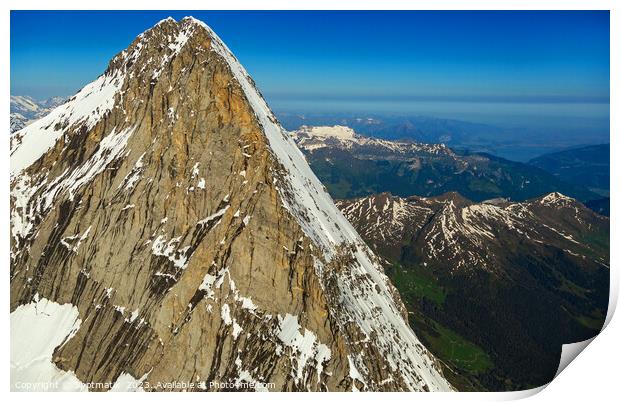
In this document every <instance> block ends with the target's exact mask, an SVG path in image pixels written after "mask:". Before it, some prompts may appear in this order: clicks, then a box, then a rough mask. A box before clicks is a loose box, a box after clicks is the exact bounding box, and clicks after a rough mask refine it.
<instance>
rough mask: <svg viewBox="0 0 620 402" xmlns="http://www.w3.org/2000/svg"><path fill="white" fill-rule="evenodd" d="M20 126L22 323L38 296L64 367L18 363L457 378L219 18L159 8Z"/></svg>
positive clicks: (391, 384)
mask: <svg viewBox="0 0 620 402" xmlns="http://www.w3.org/2000/svg"><path fill="white" fill-rule="evenodd" d="M11 139H12V141H11V143H12V151H11V223H12V224H11V236H12V241H11V258H12V261H11V311H12V312H13V313H12V320H13V317H14V315H15V322H16V323H17V325H16V326H15V327H13V326H12V328H11V330H12V334H13V331H14V330H15V331H17V334H16V335H17V336H14V337H15V338H17V339H19V331H20V330H21V329H22V328H27V329H30V330H35V331H36V330H38V326H37V325H38V324H37V323H38V322H40V321H41V319H40V318H42V317H38V313H37V312H38V311H42V312H43V311H45V312H46V314H48V313H49V315H50V316H52V317H57V319H58V320H60V321H61V323H59V324H58V327H59V328H62V330H59V331H60V334H59V335H58V336H56V335H55V337H54V338H53V339H46V338H45V337H42V339H38V340H37V342H43V345H39V347H38V349H36V350H40V351H41V355H40V356H39V357H40V360H39V361H46V360H47V361H48V360H49V356H50V355H51V358H52V360H53V363H54V365H52V367H50V366H45V367H40V366H37V365H28V364H25V365H24V363H23V362H19V361H18V362H15V364H14V365H12V370H13V369H14V373H16V375H17V374H19V373H21V375H25V374H24V373H29V374H32V372H33V371H35V374H36V373H43V374H41V375H42V376H43V375H47V376H48V377H49V375H48V374H49V372H50V371H52V372H55V371H54V370H57V371H58V372H55V373H56V374H55V376H56V377H58V376H60V377H61V378H63V383H66V384H69V385H71V386H72V387H73V388H77V389H83V387H84V385H83V384H85V383H93V382H94V383H97V384H101V383H107V384H113V386H114V387H115V388H117V389H118V388H123V387H128V386H129V385H130V384H134V385H135V384H136V382H137V383H138V384H142V387H143V388H145V389H147V390H170V386H166V384H170V383H171V382H173V383H174V384H177V382H184V383H186V384H195V386H187V385H185V386H176V385H173V386H172V389H174V390H180V389H181V388H183V389H188V388H190V389H194V390H195V389H207V390H214V389H219V387H218V384H225V385H230V386H232V387H238V388H244V389H245V388H248V385H249V386H250V387H251V388H252V389H257V390H272V389H275V390H450V389H452V388H451V386H450V384H449V383H448V382H447V381H446V379H445V378H444V377H443V375H442V373H441V370H440V369H439V366H438V364H437V363H436V361H435V359H434V358H433V356H431V355H430V353H429V352H428V351H427V350H426V349H425V348H424V346H422V344H421V343H420V342H419V340H418V338H417V337H416V335H415V334H414V333H413V332H412V330H411V329H410V328H409V326H408V325H407V322H406V317H405V309H404V306H403V304H402V302H401V301H400V298H399V295H398V293H397V292H396V290H395V289H394V288H393V286H392V285H391V284H390V282H389V281H388V279H387V277H386V276H385V275H384V273H383V272H382V268H381V266H380V264H379V263H378V262H377V258H376V257H375V256H374V254H373V253H372V251H370V250H369V249H368V247H367V246H366V245H365V244H364V243H363V241H362V240H361V238H360V237H359V236H358V235H357V233H356V232H355V230H354V229H353V228H352V227H351V225H350V224H349V223H348V222H347V220H346V219H345V218H344V217H343V216H342V215H341V213H340V212H339V211H338V210H337V208H336V207H335V205H334V204H333V202H332V200H331V198H330V197H329V195H328V194H327V193H326V192H325V191H324V190H323V188H322V185H321V184H320V182H319V181H318V179H317V178H316V176H314V174H313V173H312V172H311V170H310V167H309V166H308V165H307V163H306V162H305V160H304V158H303V155H302V154H301V152H300V151H299V150H298V149H297V147H296V146H295V144H294V142H293V141H292V139H290V137H288V135H287V134H286V132H284V130H282V129H281V127H280V126H279V124H278V123H277V121H276V119H275V118H274V117H273V115H272V113H271V111H270V110H269V108H268V107H267V105H266V103H265V101H264V100H263V98H262V96H261V95H260V93H259V92H258V91H257V89H256V88H255V86H254V83H253V81H252V80H251V78H250V77H249V76H248V75H247V73H246V71H245V70H244V69H243V67H242V66H241V65H240V64H239V62H238V61H237V60H236V58H235V57H234V56H233V55H232V54H231V53H230V51H229V50H228V48H227V47H226V46H225V45H224V44H223V43H222V42H221V41H220V39H219V38H218V37H217V35H215V33H213V32H212V31H211V29H209V28H208V27H207V26H206V25H204V24H203V23H202V22H200V21H197V20H195V19H193V18H185V19H183V20H181V21H180V22H176V21H174V20H173V19H166V20H163V21H161V22H160V23H158V24H157V25H156V26H155V27H153V28H152V29H150V30H148V31H146V32H144V33H143V34H141V35H140V36H139V37H138V38H137V39H136V40H135V41H134V42H133V43H132V44H131V45H130V46H129V47H128V48H127V49H126V50H124V51H123V52H121V53H120V54H118V55H117V56H116V57H114V58H113V59H112V61H111V62H110V64H109V67H108V69H107V70H106V72H105V73H104V74H103V75H102V76H100V77H99V78H98V79H97V80H96V81H94V82H93V83H91V84H89V85H87V86H86V87H85V88H84V89H82V90H81V91H80V92H79V93H78V94H76V95H75V96H74V97H72V98H71V99H70V100H69V101H68V102H67V103H65V104H63V105H61V106H60V107H58V108H56V109H54V110H53V111H52V112H51V113H50V114H49V115H48V116H46V117H44V118H43V119H40V120H38V121H36V122H34V123H33V124H31V125H29V126H28V127H26V128H25V129H23V130H21V131H18V132H16V133H14V134H13V136H12V138H11ZM47 312H48V313H47ZM46 317H47V315H46ZM24 320H26V321H28V320H31V321H32V322H33V324H32V327H31V328H28V326H27V325H21V324H20V323H23V322H24ZM41 322H43V321H41ZM42 325H43V324H42ZM45 325H48V324H45ZM24 331H25V330H24ZM63 339H64V341H63ZM16 347H17V346H16ZM50 351H53V353H51V352H50ZM45 373H47V374H45ZM71 373H74V376H73V377H71V375H73V374H71ZM67 376H69V377H70V378H68V379H67V378H66V377H67ZM48 377H46V378H48ZM56 377H55V378H56ZM134 379H138V380H137V381H135V380H134ZM65 380H66V381H65ZM231 384H232V385H231ZM90 389H91V390H92V389H98V388H93V387H92V386H91V388H90Z"/></svg>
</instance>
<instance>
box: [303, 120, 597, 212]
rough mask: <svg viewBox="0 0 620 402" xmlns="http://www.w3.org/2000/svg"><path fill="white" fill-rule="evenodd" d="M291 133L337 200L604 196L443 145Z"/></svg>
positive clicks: (332, 132)
mask: <svg viewBox="0 0 620 402" xmlns="http://www.w3.org/2000/svg"><path fill="white" fill-rule="evenodd" d="M347 130H348V131H347ZM344 131H347V134H346V135H343V132H344ZM291 135H292V136H293V138H294V139H295V141H296V142H297V144H298V146H299V147H300V149H301V150H302V151H303V152H304V153H305V155H306V158H307V159H308V162H309V163H310V165H311V167H312V169H313V170H314V172H315V173H316V174H317V176H319V178H320V179H321V181H322V182H323V183H324V184H325V186H326V187H327V188H328V190H329V191H330V193H331V195H332V196H333V197H334V198H338V199H345V198H354V197H362V196H366V195H370V194H377V193H381V192H390V193H392V194H394V195H399V196H405V197H406V196H410V195H420V196H436V195H440V194H443V193H446V192H450V191H455V192H458V193H460V194H462V195H463V196H464V197H466V198H469V199H471V200H474V201H483V200H487V199H493V198H509V199H511V200H515V201H522V200H526V199H529V198H533V197H537V196H540V195H544V194H547V193H550V192H553V191H558V192H561V193H563V194H567V195H569V196H572V197H575V198H577V199H579V200H581V201H584V202H585V201H589V200H595V199H598V198H600V196H599V195H598V194H595V193H593V192H592V191H590V190H588V189H587V188H583V187H582V186H579V185H574V184H571V183H567V182H564V181H562V180H560V179H559V178H557V177H555V176H553V175H552V174H550V173H548V172H545V171H544V170H542V169H539V168H537V167H535V166H530V165H527V164H524V163H519V162H513V161H509V160H506V159H502V158H499V157H496V156H492V155H489V154H483V153H465V152H463V153H456V152H454V151H453V150H451V149H450V148H448V147H447V146H445V145H443V144H424V143H417V142H406V141H390V140H385V139H377V138H370V137H364V136H360V135H358V134H356V133H355V132H354V131H353V130H352V129H350V128H346V127H342V126H333V127H307V126H302V127H301V128H299V129H298V130H295V131H293V132H291Z"/></svg>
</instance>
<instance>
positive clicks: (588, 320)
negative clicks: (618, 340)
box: [575, 310, 605, 331]
mask: <svg viewBox="0 0 620 402" xmlns="http://www.w3.org/2000/svg"><path fill="white" fill-rule="evenodd" d="M593 315H594V316H593V317H591V316H587V315H583V314H582V315H579V316H576V317H575V319H576V320H577V321H579V323H580V324H581V325H583V326H584V327H587V328H590V329H594V330H597V331H599V330H600V329H601V328H603V324H604V322H605V317H603V314H602V313H601V312H600V310H597V311H596V312H595V313H594V314H593Z"/></svg>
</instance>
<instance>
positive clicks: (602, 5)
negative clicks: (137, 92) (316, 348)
mask: <svg viewBox="0 0 620 402" xmlns="http://www.w3.org/2000/svg"><path fill="white" fill-rule="evenodd" d="M50 3H51V2H49V1H47V2H46V1H34V0H21V1H18V0H4V1H3V2H2V6H1V7H2V8H3V13H2V14H1V15H0V32H1V33H2V42H1V49H2V52H1V57H2V61H3V63H2V65H4V66H5V67H4V71H5V73H4V74H2V77H0V82H1V85H2V91H3V93H4V94H5V96H4V97H3V98H2V101H1V103H2V105H4V110H5V111H6V112H5V113H0V121H1V122H2V123H1V124H0V127H2V126H4V127H7V128H8V127H9V113H8V111H9V109H10V104H9V96H8V95H9V94H10V75H9V74H10V72H9V66H10V63H9V59H10V29H9V24H10V13H9V10H11V9H15V10H38V9H57V10H140V9H144V10H201V9H205V10H257V9H265V10H277V9H286V10H308V9H316V10H346V9H366V10H389V9H392V10H403V9H411V10H487V9H489V10H554V9H561V10H611V12H610V20H611V21H610V26H611V32H610V45H611V46H610V64H611V66H610V67H611V70H610V71H611V74H610V75H611V76H610V89H611V98H610V118H611V121H610V133H615V132H618V116H619V115H620V113H618V112H620V110H618V92H619V91H618V90H619V88H618V85H619V80H618V79H619V78H620V71H619V66H620V63H619V52H620V46H619V40H618V39H619V38H620V32H619V30H618V26H619V23H620V16H619V14H620V7H618V6H617V3H614V2H613V1H612V0H590V1H585V0H563V1H557V0H556V1H554V0H520V1H519V0H502V1H501V2H500V1H489V0H468V1H464V0H427V1H421V0H409V1H407V2H402V1H397V0H382V1H380V2H379V1H374V2H373V1H369V0H357V1H356V2H354V3H353V2H351V3H353V5H354V6H355V7H352V5H351V4H349V2H347V1H344V0H330V1H326V0H314V1H309V0H297V1H290V0H289V1H283V0H263V1H262V2H261V3H260V4H256V3H255V2H251V1H248V0H226V1H221V2H218V3H214V2H209V1H197V0H176V1H174V2H170V1H165V0H151V1H144V0H139V1H134V2H132V4H128V2H127V1H122V0H106V1H105V2H98V3H94V2H93V3H94V4H92V5H91V6H90V7H88V6H87V5H86V4H84V1H78V0H55V1H54V2H53V4H50ZM258 6H260V7H258ZM111 29H113V27H111ZM4 138H5V139H4V146H2V147H0V151H1V152H2V154H1V156H2V157H0V164H1V166H0V172H1V174H2V175H3V177H4V183H5V186H6V185H7V184H8V183H9V152H8V150H9V136H8V130H7V133H6V136H5V137H4ZM610 142H611V155H612V159H611V183H618V184H620V163H619V162H618V161H617V160H615V159H614V156H620V142H618V141H617V140H615V138H613V136H612V135H610ZM5 188H6V187H5ZM618 190H619V188H618V187H616V186H614V185H612V186H611V192H610V194H611V209H612V211H614V212H615V211H618V210H619V205H620V199H619V196H620V195H619V191H618ZM0 202H1V207H2V210H4V213H2V214H0V219H1V221H2V222H3V225H2V227H3V228H4V230H2V231H0V244H2V246H3V247H2V250H3V252H2V255H3V261H5V262H6V266H5V277H4V278H5V280H4V281H3V282H2V285H1V287H0V289H1V294H2V300H4V301H3V302H0V303H4V306H8V305H9V289H10V285H9V281H8V265H9V247H10V246H9V244H10V243H9V219H8V218H9V196H8V191H7V192H6V193H4V196H3V197H2V198H1V201H0ZM615 216H616V214H615V213H612V216H611V222H612V225H611V250H610V253H611V255H610V267H611V268H610V270H611V285H612V286H611V289H610V308H609V311H608V316H607V320H606V323H605V325H606V328H605V330H604V331H603V332H602V333H601V335H599V336H598V337H597V339H595V340H594V341H593V342H592V345H591V346H589V348H588V350H589V352H588V353H585V354H582V355H581V356H579V358H578V359H577V360H576V362H574V363H572V364H570V365H569V366H568V368H567V369H566V370H565V371H563V372H562V373H561V375H559V377H557V378H556V379H554V380H553V381H552V382H551V383H550V384H549V386H548V390H547V391H545V392H543V393H541V394H539V395H537V396H536V399H538V400H559V399H563V400H584V399H590V400H592V399H593V398H595V399H594V400H596V399H602V400H606V399H609V397H610V396H611V395H615V394H616V393H617V391H616V390H615V386H616V382H617V381H618V380H617V367H616V362H617V361H619V357H620V353H619V351H618V349H619V348H618V344H617V343H618V342H617V341H616V339H620V324H618V322H617V321H618V320H616V321H615V322H611V324H610V320H611V317H612V316H613V313H614V311H615V308H616V304H617V299H618V285H619V279H620V276H619V275H618V272H617V271H616V270H617V268H618V264H616V260H617V258H618V252H619V251H620V249H619V248H618V246H620V242H619V240H618V239H619V237H618V234H619V228H618V226H615V225H613V223H615V221H616V219H615ZM5 311H6V310H5ZM2 320H3V322H4V325H3V326H2V328H3V331H2V333H1V334H0V337H1V339H0V345H1V346H0V350H1V354H0V362H2V366H1V367H2V369H1V370H2V378H3V379H5V384H4V388H3V391H4V392H5V393H8V390H9V377H10V375H9V372H10V370H9V364H8V363H9V360H10V359H9V356H10V351H9V331H8V328H9V315H8V314H5V315H3V317H2ZM544 388H545V387H540V388H537V389H534V390H529V391H520V392H506V393H478V392H474V393H461V394H458V395H455V394H448V393H417V394H410V393H393V394H390V396H389V397H390V398H395V399H398V400H403V401H405V400H406V401H411V399H412V398H416V399H418V398H421V399H424V400H431V399H432V400H439V401H445V400H453V399H459V400H470V401H481V400H512V399H520V398H524V397H527V396H531V395H534V394H537V393H538V392H539V391H541V390H542V389H544ZM129 395H131V396H129ZM144 395H146V394H123V395H122V396H121V397H122V398H125V397H131V398H138V399H141V400H142V399H149V400H154V399H158V398H168V396H167V394H165V393H155V394H148V395H149V396H148V397H145V396H144ZM240 395H241V394H238V393H235V394H215V395H214V394H210V395H208V396H207V397H208V398H214V399H217V400H220V399H225V400H229V399H230V398H239V397H240ZM5 397H9V396H7V395H5ZM109 397H110V394H109V393H107V394H103V395H102V394H97V395H94V396H92V398H94V399H98V398H109ZM117 397H118V396H117ZM177 397H179V396H175V398H177ZM204 397H205V396H204V395H202V394H200V395H199V394H188V396H187V398H192V399H195V398H204ZM251 397H252V398H258V399H262V400H266V399H265V398H269V400H273V399H275V400H285V399H288V398H289V397H290V395H289V394H288V393H270V394H268V395H266V394H256V395H252V396H251ZM321 397H322V398H324V397H326V398H343V399H349V398H351V399H350V400H353V399H352V398H355V401H359V400H360V399H361V400H362V401H370V400H372V399H374V395H373V394H372V393H366V394H357V395H355V394H352V393H338V394H336V393H330V394H328V395H325V396H321ZM10 398H11V399H12V400H30V399H34V398H45V399H46V400H51V401H56V400H58V401H60V400H62V401H63V402H65V401H67V400H78V398H83V395H82V394H68V393H63V394H54V393H46V394H45V395H41V394H34V393H24V394H19V393H12V394H11V395H10ZM295 398H296V399H301V400H311V399H314V398H316V395H312V394H309V393H298V394H295ZM195 400H196V399H195Z"/></svg>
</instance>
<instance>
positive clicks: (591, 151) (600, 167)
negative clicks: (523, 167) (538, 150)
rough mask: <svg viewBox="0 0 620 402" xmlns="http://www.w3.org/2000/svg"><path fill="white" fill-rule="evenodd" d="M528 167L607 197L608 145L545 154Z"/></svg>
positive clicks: (533, 160) (531, 162) (532, 161)
mask: <svg viewBox="0 0 620 402" xmlns="http://www.w3.org/2000/svg"><path fill="white" fill-rule="evenodd" d="M529 164H530V165H532V166H536V167H538V168H540V169H543V170H545V171H547V172H549V173H551V174H552V175H554V176H556V177H558V178H559V179H561V180H564V181H566V182H568V183H573V184H576V185H580V186H583V187H585V188H589V189H591V190H593V191H597V192H600V193H601V195H604V196H607V195H609V174H610V170H609V169H610V152H609V144H600V145H589V146H586V147H579V148H572V149H567V150H565V151H560V152H554V153H550V154H545V155H542V156H539V157H537V158H534V159H532V160H531V161H530V162H529Z"/></svg>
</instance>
